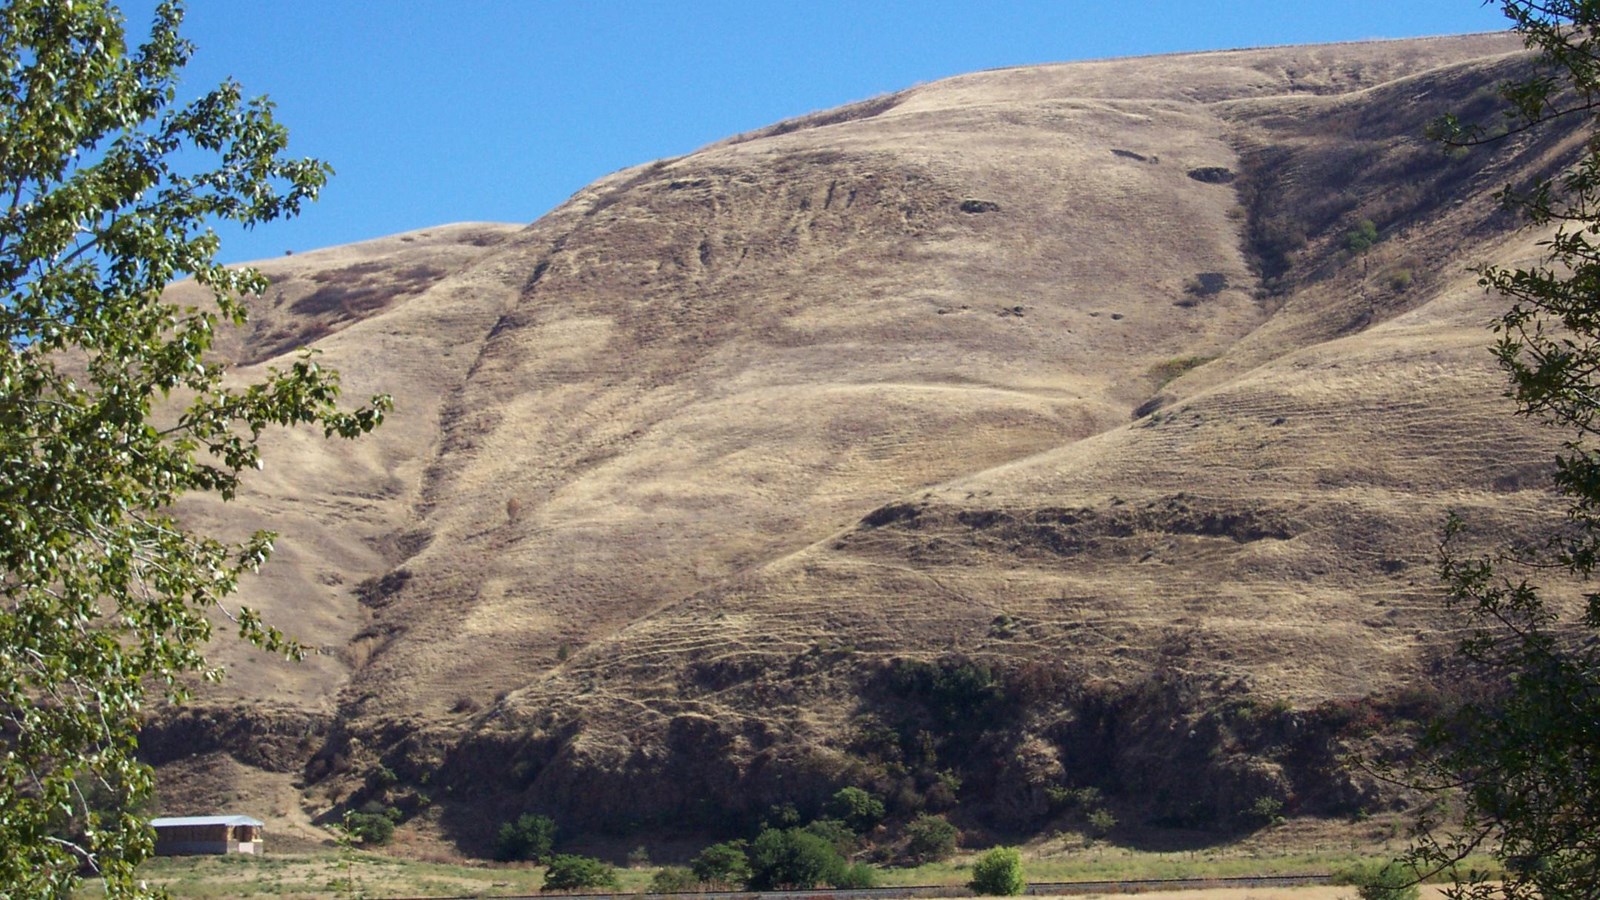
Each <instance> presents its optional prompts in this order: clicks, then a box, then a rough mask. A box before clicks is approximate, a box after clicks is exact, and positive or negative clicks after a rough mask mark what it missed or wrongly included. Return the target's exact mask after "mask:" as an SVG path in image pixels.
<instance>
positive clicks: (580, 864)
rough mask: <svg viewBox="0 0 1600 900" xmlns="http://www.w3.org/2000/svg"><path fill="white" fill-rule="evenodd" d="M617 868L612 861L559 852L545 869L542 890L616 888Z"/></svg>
mask: <svg viewBox="0 0 1600 900" xmlns="http://www.w3.org/2000/svg"><path fill="white" fill-rule="evenodd" d="M616 886H617V870H616V869H615V868H614V867H612V866H611V864H610V863H606V862H602V861H600V860H598V859H594V858H593V857H588V856H574V855H573V854H570V853H557V854H556V855H555V856H552V857H550V862H549V864H548V865H547V866H546V868H545V871H544V885H543V886H541V887H540V888H539V890H541V891H577V890H583V889H585V888H601V887H603V888H615V887H616Z"/></svg>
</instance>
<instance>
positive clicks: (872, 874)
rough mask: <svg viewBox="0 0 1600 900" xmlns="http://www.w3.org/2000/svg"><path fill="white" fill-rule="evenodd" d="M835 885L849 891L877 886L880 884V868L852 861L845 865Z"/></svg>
mask: <svg viewBox="0 0 1600 900" xmlns="http://www.w3.org/2000/svg"><path fill="white" fill-rule="evenodd" d="M833 886H834V887H836V888H841V889H843V890H847V891H858V890H865V889H867V888H875V887H877V886H878V870H877V869H874V868H873V867H871V866H869V865H867V864H866V863H852V864H850V865H848V866H845V868H844V872H843V873H841V874H840V876H839V878H838V879H837V880H835V881H834V882H833Z"/></svg>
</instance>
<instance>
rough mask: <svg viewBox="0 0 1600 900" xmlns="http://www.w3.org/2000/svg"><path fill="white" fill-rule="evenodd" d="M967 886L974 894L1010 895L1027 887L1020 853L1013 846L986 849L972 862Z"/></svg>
mask: <svg viewBox="0 0 1600 900" xmlns="http://www.w3.org/2000/svg"><path fill="white" fill-rule="evenodd" d="M967 887H969V888H971V889H972V892H973V893H974V894H981V895H986V896H992V897H1011V896H1015V895H1017V894H1020V893H1022V892H1023V891H1026V890H1027V889H1028V882H1027V881H1025V880H1023V877H1022V853H1021V852H1020V851H1019V850H1017V848H1015V847H995V848H994V849H992V850H987V851H985V852H984V854H983V855H982V856H980V857H978V859H977V861H976V862H974V863H973V864H972V880H971V881H969V882H967Z"/></svg>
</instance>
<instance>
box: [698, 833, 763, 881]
mask: <svg viewBox="0 0 1600 900" xmlns="http://www.w3.org/2000/svg"><path fill="white" fill-rule="evenodd" d="M689 868H690V870H691V871H693V872H694V877H695V878H698V879H699V880H700V881H702V882H704V883H706V884H715V885H723V886H727V887H733V886H735V885H743V884H744V883H746V882H748V881H749V880H750V857H749V855H748V854H747V853H746V852H745V842H744V841H724V842H723V843H720V844H712V845H711V846H709V847H707V848H705V849H704V850H701V851H700V853H699V855H697V856H696V857H695V858H694V859H692V860H690V861H689Z"/></svg>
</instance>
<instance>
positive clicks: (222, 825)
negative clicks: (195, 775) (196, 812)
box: [150, 816, 264, 856]
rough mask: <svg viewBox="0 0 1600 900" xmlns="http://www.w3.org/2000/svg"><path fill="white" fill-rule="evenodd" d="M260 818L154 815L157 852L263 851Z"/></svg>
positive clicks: (163, 854) (186, 853) (181, 853)
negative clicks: (159, 816)
mask: <svg viewBox="0 0 1600 900" xmlns="http://www.w3.org/2000/svg"><path fill="white" fill-rule="evenodd" d="M263 824H264V823H263V822H262V821H261V820H260V819H252V818H250V817H249V816H169V817H163V818H159V819H151V820H150V827H151V828H154V829H155V830H156V855H157V856H194V855H196V854H202V853H260V852H261V828H262V825H263Z"/></svg>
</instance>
